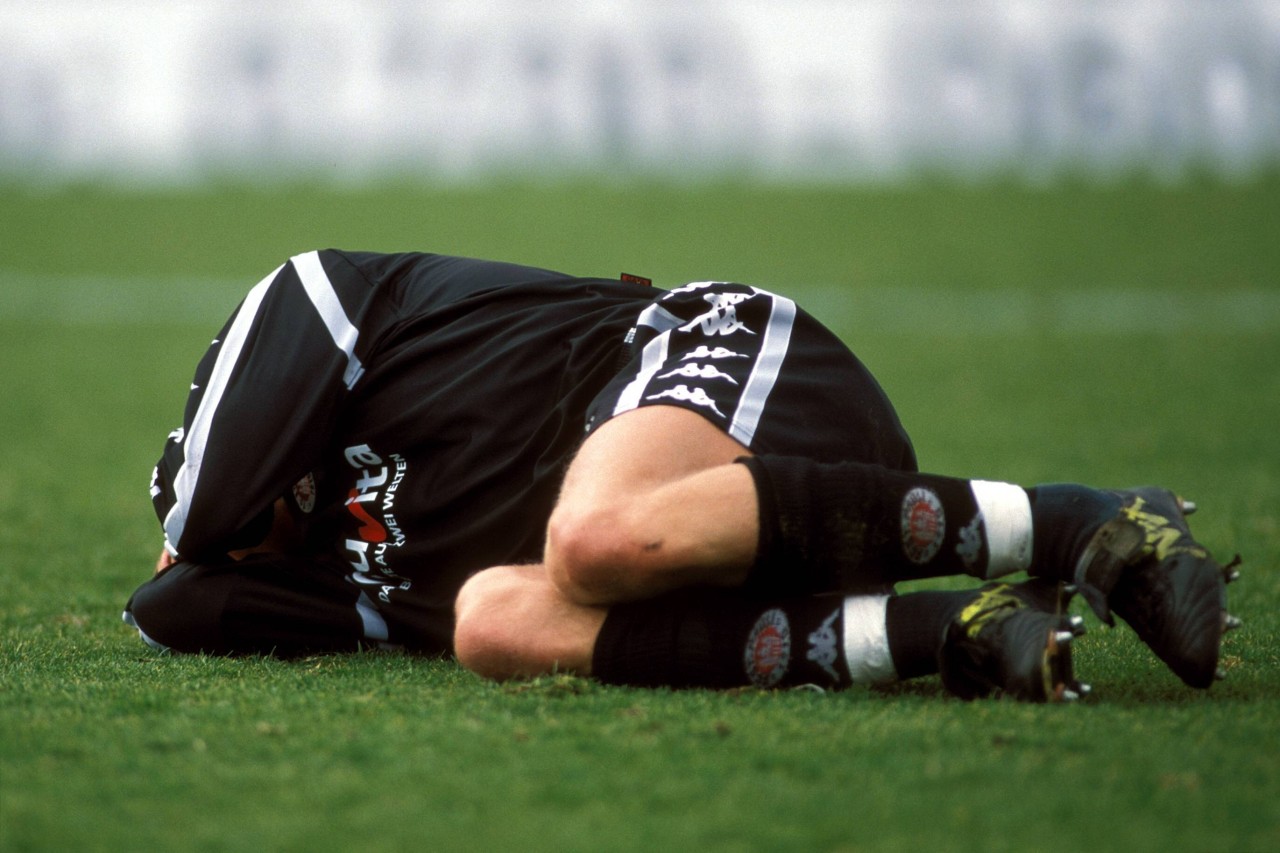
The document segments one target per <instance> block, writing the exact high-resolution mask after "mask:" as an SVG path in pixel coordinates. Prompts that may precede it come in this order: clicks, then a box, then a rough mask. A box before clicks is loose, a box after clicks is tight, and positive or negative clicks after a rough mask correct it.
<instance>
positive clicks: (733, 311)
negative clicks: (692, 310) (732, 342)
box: [680, 293, 755, 338]
mask: <svg viewBox="0 0 1280 853" xmlns="http://www.w3.org/2000/svg"><path fill="white" fill-rule="evenodd" d="M702 298H703V299H705V300H706V301H707V302H708V303H709V304H710V305H711V310H710V311H708V312H706V313H705V314H700V315H698V316H697V317H694V318H693V319H692V320H691V321H689V322H688V323H686V324H685V325H683V326H681V327H680V331H682V332H691V331H693V329H694V327H695V326H701V327H702V334H704V335H706V336H707V337H709V338H711V337H715V336H716V335H723V336H728V335H732V334H736V333H738V332H746V333H747V334H748V335H754V334H755V332H753V331H751V330H750V329H748V328H747V324H746V323H744V322H742V321H741V320H739V319H738V305H739V303H742V302H745V301H747V300H748V299H750V298H751V294H749V293H708V294H706V295H705V296H703V297H702Z"/></svg>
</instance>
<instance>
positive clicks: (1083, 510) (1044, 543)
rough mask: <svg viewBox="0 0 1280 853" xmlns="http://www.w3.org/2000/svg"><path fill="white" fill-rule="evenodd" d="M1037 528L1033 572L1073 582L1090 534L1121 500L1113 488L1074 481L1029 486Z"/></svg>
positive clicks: (1113, 515)
mask: <svg viewBox="0 0 1280 853" xmlns="http://www.w3.org/2000/svg"><path fill="white" fill-rule="evenodd" d="M1027 497H1028V499H1029V500H1030V502H1031V524H1032V528H1033V529H1034V531H1035V534H1034V537H1033V538H1034V545H1033V548H1032V561H1031V574H1033V575H1036V576H1038V577H1045V578H1052V579H1054V580H1061V581H1066V582H1067V583H1071V582H1073V581H1074V580H1075V569H1076V562H1077V561H1078V560H1079V559H1080V557H1081V555H1082V554H1084V549H1085V547H1086V546H1087V545H1088V544H1089V540H1090V538H1092V536H1093V534H1094V533H1095V532H1097V530H1098V528H1099V527H1100V526H1102V524H1103V523H1104V522H1106V521H1107V520H1109V519H1111V518H1114V517H1115V515H1116V513H1117V512H1119V510H1120V505H1121V503H1122V501H1121V499H1120V497H1119V496H1117V495H1115V494H1112V493H1110V492H1104V491H1100V490H1098V489H1091V488H1089V487H1088V486H1078V485H1074V484H1071V483H1053V484H1048V485H1041V486H1036V487H1035V488H1031V489H1027Z"/></svg>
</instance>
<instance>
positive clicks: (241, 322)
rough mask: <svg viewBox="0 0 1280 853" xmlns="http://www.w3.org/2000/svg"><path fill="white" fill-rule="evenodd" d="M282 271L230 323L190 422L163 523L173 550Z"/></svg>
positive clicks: (262, 285)
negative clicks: (235, 377)
mask: <svg viewBox="0 0 1280 853" xmlns="http://www.w3.org/2000/svg"><path fill="white" fill-rule="evenodd" d="M282 269H284V265H283V264H282V265H281V266H279V267H276V269H275V271H274V272H272V273H271V274H270V275H268V276H267V277H266V278H264V279H263V280H262V281H260V282H258V283H257V285H256V286H254V288H253V290H250V291H249V294H248V295H247V296H245V298H244V301H243V302H242V303H241V304H240V310H239V311H238V312H237V313H236V319H235V320H234V321H233V322H232V323H231V328H230V329H228V330H227V334H226V335H225V336H224V337H223V338H222V343H221V346H220V348H219V350H218V357H217V359H216V360H215V361H214V365H213V371H212V372H211V373H210V375H209V381H208V383H207V384H206V386H205V389H204V396H203V397H201V398H200V405H199V406H198V407H197V408H196V413H195V416H194V417H193V418H192V419H191V427H190V428H189V429H188V430H187V433H186V436H185V438H184V439H183V447H182V460H183V461H182V467H181V468H179V469H178V473H177V474H176V475H175V476H174V478H173V492H174V498H175V500H174V504H173V507H172V508H170V510H169V513H168V515H166V516H165V519H164V533H165V539H166V540H167V541H168V542H169V543H170V544H171V547H172V548H175V549H176V548H179V547H180V542H181V540H182V531H183V530H184V529H185V528H186V526H187V513H188V512H189V511H190V509H191V501H192V500H193V499H194V497H195V493H196V484H197V483H198V482H199V481H200V466H201V465H202V464H203V462H204V451H205V446H206V444H207V443H208V441H209V430H210V428H211V426H212V424H213V416H214V413H216V412H217V410H218V405H219V404H220V403H221V402H222V395H223V394H224V393H226V390H227V384H228V383H229V382H230V381H231V374H232V372H233V370H234V369H235V366H236V362H237V361H239V360H240V352H241V350H243V349H244V344H245V341H246V340H247V339H248V337H249V329H251V328H252V327H253V321H254V318H256V317H257V316H258V309H259V308H261V307H262V300H263V299H264V298H265V297H266V295H267V289H268V288H270V287H271V283H272V282H273V281H275V279H276V276H277V275H279V274H280V270H282Z"/></svg>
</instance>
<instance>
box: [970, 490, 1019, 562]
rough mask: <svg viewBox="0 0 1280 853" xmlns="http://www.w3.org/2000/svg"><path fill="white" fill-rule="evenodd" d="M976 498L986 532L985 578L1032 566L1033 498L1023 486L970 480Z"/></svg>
mask: <svg viewBox="0 0 1280 853" xmlns="http://www.w3.org/2000/svg"><path fill="white" fill-rule="evenodd" d="M969 487H970V488H971V489H973V498H974V500H975V501H976V502H977V504H978V512H979V513H981V514H982V526H983V528H984V529H985V530H986V533H987V552H988V553H989V554H990V556H989V558H988V559H987V568H986V572H985V573H984V574H983V575H982V577H984V578H998V577H1000V576H1001V575H1008V574H1013V573H1014V572H1020V571H1023V570H1025V569H1027V568H1030V566H1031V501H1030V500H1029V499H1028V498H1027V493H1026V491H1025V490H1024V489H1023V488H1022V487H1021V486H1015V485H1013V484H1011V483H993V482H990V481H988V480H970V481H969Z"/></svg>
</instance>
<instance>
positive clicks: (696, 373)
mask: <svg viewBox="0 0 1280 853" xmlns="http://www.w3.org/2000/svg"><path fill="white" fill-rule="evenodd" d="M672 376H683V377H685V378H686V379H724V380H726V381H728V382H730V383H732V384H734V385H737V384H738V380H736V379H734V378H733V377H732V376H730V375H729V374H727V373H724V372H722V371H721V370H719V369H718V368H716V366H715V365H713V364H708V365H706V366H702V365H698V364H686V365H684V366H682V367H677V368H676V369H675V370H671V371H668V372H667V373H664V374H662V375H661V376H659V377H658V378H659V379H667V378H669V377H672Z"/></svg>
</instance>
